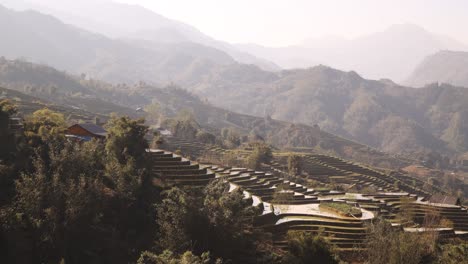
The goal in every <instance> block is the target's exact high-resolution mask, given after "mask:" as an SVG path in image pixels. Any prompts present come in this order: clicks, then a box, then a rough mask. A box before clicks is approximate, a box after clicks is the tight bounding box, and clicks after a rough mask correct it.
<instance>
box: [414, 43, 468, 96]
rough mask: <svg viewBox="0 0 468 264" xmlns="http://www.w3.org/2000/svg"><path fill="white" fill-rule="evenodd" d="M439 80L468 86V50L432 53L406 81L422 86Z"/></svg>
mask: <svg viewBox="0 0 468 264" xmlns="http://www.w3.org/2000/svg"><path fill="white" fill-rule="evenodd" d="M437 82H440V83H449V84H452V85H457V86H463V87H467V88H468V52H462V51H449V50H445V51H440V52H437V53H435V54H432V55H430V56H428V57H426V58H425V59H424V60H423V61H422V62H421V63H420V64H419V65H418V67H417V68H416V69H415V70H414V72H413V73H412V74H411V75H410V77H409V78H408V79H407V80H406V82H405V83H406V84H407V85H411V86H415V87H421V86H424V85H427V84H430V83H437Z"/></svg>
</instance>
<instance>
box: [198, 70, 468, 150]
mask: <svg viewBox="0 0 468 264" xmlns="http://www.w3.org/2000/svg"><path fill="white" fill-rule="evenodd" d="M249 76H251V77H249ZM194 91H196V92H197V93H198V94H199V95H200V96H201V97H204V98H208V99H209V101H210V102H212V103H213V104H215V105H217V106H220V107H224V108H228V109H230V110H234V111H238V112H241V113H246V114H252V115H257V116H271V117H272V118H275V119H279V120H288V121H292V122H297V123H304V124H308V125H314V124H318V125H319V126H320V127H321V128H322V129H324V130H325V131H329V132H332V133H335V134H337V135H340V136H343V137H345V138H350V139H353V140H356V141H358V142H362V143H365V144H368V145H370V146H374V147H376V148H379V149H381V150H384V151H388V152H393V153H411V152H420V153H422V152H431V151H435V152H441V153H450V152H452V151H466V150H468V141H467V140H466V139H468V138H467V136H468V130H466V129H464V125H463V124H464V123H465V122H468V120H466V117H467V115H466V114H465V112H466V111H467V110H468V89H464V88H461V87H453V86H450V85H431V86H427V87H424V88H421V89H414V88H410V87H404V86H400V85H397V84H395V83H393V82H391V81H389V80H380V81H372V80H366V79H364V78H362V77H361V76H359V75H358V74H357V73H355V72H343V71H339V70H335V69H332V68H329V67H326V66H317V67H313V68H309V69H300V70H289V71H282V72H281V73H278V74H273V73H267V72H263V73H262V72H260V73H255V74H252V69H249V68H248V67H245V66H240V67H237V68H235V69H233V67H224V68H218V69H216V72H215V73H213V75H212V76H211V77H210V79H209V81H207V82H205V83H200V84H199V85H197V86H196V87H194ZM454 142H457V143H454Z"/></svg>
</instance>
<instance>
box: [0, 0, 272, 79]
mask: <svg viewBox="0 0 468 264" xmlns="http://www.w3.org/2000/svg"><path fill="white" fill-rule="evenodd" d="M0 4H5V5H6V6H7V7H10V8H14V9H16V10H27V9H33V10H37V11H40V12H41V13H44V14H49V15H52V16H54V17H56V18H58V19H60V20H61V21H63V22H65V23H67V24H71V25H75V26H77V27H80V28H82V29H85V30H87V31H90V32H95V33H99V34H103V35H105V36H107V37H108V38H113V39H127V40H129V41H130V40H135V41H138V40H147V41H151V43H152V44H154V45H164V44H174V43H185V42H191V43H196V44H201V45H204V46H208V47H213V48H216V49H219V50H221V51H224V52H226V53H227V54H229V55H230V56H231V57H232V58H234V59H235V60H236V61H238V62H241V63H248V64H255V65H257V66H259V67H261V68H263V69H265V70H279V67H278V66H277V65H275V64H274V63H271V62H269V61H267V60H264V59H261V58H258V57H255V56H252V55H251V54H248V53H246V52H242V51H240V50H238V49H237V48H236V47H234V46H233V45H231V44H229V43H226V42H222V41H218V40H215V39H213V38H211V37H209V36H207V35H205V34H203V33H202V32H200V31H199V30H198V29H196V28H194V27H192V26H190V25H188V24H185V23H182V22H179V21H175V20H171V19H168V18H166V17H163V16H161V15H159V14H156V13H154V12H153V11H150V10H148V9H145V8H143V7H140V6H137V5H128V4H123V3H117V2H113V1H108V0H97V1H95V0H80V1H73V0H60V1H59V0H25V1H23V0H1V1H0ZM102 10H105V12H102Z"/></svg>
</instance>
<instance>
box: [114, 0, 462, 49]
mask: <svg viewBox="0 0 468 264" xmlns="http://www.w3.org/2000/svg"><path fill="white" fill-rule="evenodd" d="M117 1H118V2H125V3H132V4H140V5H142V6H145V7H147V8H149V9H152V10H153V11H155V12H157V13H159V14H161V15H164V16H166V17H169V18H172V19H176V20H180V21H183V22H186V23H188V24H191V25H193V26H195V27H196V28H198V29H200V30H201V31H202V32H204V33H206V34H208V35H210V36H212V37H215V38H217V39H221V40H225V41H229V42H233V43H245V42H254V43H259V44H263V45H268V46H282V45H289V44H296V43H300V42H302V41H303V40H304V39H307V38H311V37H312V38H314V37H321V36H324V35H332V36H343V37H348V38H349V37H355V36H359V35H364V34H367V33H372V32H376V31H382V30H383V29H385V28H386V27H388V26H390V25H392V24H401V23H414V24H417V25H420V26H423V27H425V28H426V29H427V30H429V31H432V32H435V33H441V34H445V35H448V36H451V37H453V38H456V39H458V40H461V41H463V42H465V43H468V15H467V14H468V0H117Z"/></svg>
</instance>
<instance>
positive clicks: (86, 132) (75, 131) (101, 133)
mask: <svg viewBox="0 0 468 264" xmlns="http://www.w3.org/2000/svg"><path fill="white" fill-rule="evenodd" d="M106 135H107V131H106V130H105V129H104V128H102V127H101V126H98V125H96V124H92V123H84V124H75V125H73V126H71V127H69V128H68V129H67V132H66V137H67V138H72V139H77V140H82V141H89V140H92V139H93V138H96V139H102V140H103V139H105V138H106Z"/></svg>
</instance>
